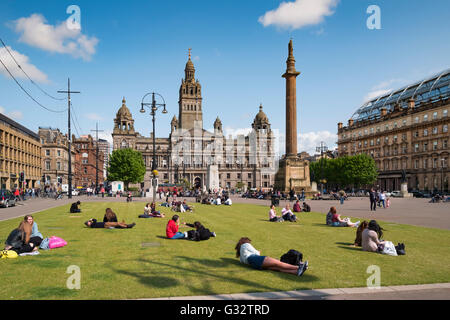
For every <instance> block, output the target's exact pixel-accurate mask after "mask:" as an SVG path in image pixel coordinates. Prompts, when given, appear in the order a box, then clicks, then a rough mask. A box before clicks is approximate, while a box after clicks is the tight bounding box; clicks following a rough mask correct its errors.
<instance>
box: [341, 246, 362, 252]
mask: <svg viewBox="0 0 450 320" xmlns="http://www.w3.org/2000/svg"><path fill="white" fill-rule="evenodd" d="M338 248H342V249H347V250H351V251H362V249H361V248H360V247H344V246H338Z"/></svg>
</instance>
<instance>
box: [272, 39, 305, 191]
mask: <svg viewBox="0 0 450 320" xmlns="http://www.w3.org/2000/svg"><path fill="white" fill-rule="evenodd" d="M288 48H289V54H288V58H287V61H286V65H287V68H286V72H285V73H284V74H283V78H285V79H286V154H285V155H284V157H283V158H282V159H281V160H280V161H279V168H278V172H277V174H276V175H275V183H274V189H275V190H279V191H283V192H289V191H290V190H294V191H295V192H297V193H299V192H305V194H306V195H311V194H312V193H313V191H312V190H311V183H310V177H309V162H308V161H307V160H304V159H302V158H300V157H299V156H298V151H297V76H298V75H299V74H300V72H298V71H297V70H295V59H294V49H293V45H292V40H291V41H289V46H288Z"/></svg>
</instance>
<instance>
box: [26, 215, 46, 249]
mask: <svg viewBox="0 0 450 320" xmlns="http://www.w3.org/2000/svg"><path fill="white" fill-rule="evenodd" d="M23 221H25V222H28V223H29V224H30V225H31V235H30V241H29V242H30V243H33V244H34V246H35V247H36V248H37V247H39V246H40V245H41V243H42V240H44V237H43V236H42V233H40V232H39V230H38V225H37V223H36V222H35V221H34V219H33V216H32V215H30V214H28V215H26V216H25V217H24V218H23Z"/></svg>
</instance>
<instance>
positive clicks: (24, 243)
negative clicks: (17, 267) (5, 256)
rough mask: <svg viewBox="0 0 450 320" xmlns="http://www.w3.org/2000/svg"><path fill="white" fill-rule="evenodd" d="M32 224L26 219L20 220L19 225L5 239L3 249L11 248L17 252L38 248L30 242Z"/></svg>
mask: <svg viewBox="0 0 450 320" xmlns="http://www.w3.org/2000/svg"><path fill="white" fill-rule="evenodd" d="M31 233H32V226H31V224H30V223H29V222H28V221H25V220H22V221H21V222H20V224H19V227H17V228H16V229H14V230H13V231H11V233H10V234H9V236H8V238H7V239H6V241H5V250H13V251H15V252H17V254H21V253H27V252H31V251H36V250H38V247H37V246H35V244H34V243H33V242H30V238H31Z"/></svg>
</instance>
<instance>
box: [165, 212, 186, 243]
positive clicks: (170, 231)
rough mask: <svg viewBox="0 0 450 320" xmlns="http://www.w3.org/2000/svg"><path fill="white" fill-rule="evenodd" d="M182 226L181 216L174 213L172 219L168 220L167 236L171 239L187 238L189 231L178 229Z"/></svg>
mask: <svg viewBox="0 0 450 320" xmlns="http://www.w3.org/2000/svg"><path fill="white" fill-rule="evenodd" d="M179 227H180V217H179V216H178V215H176V214H175V215H174V216H173V217H172V219H170V220H169V222H167V226H166V236H167V238H169V239H173V240H175V239H185V238H187V232H179V231H178V229H179Z"/></svg>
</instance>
